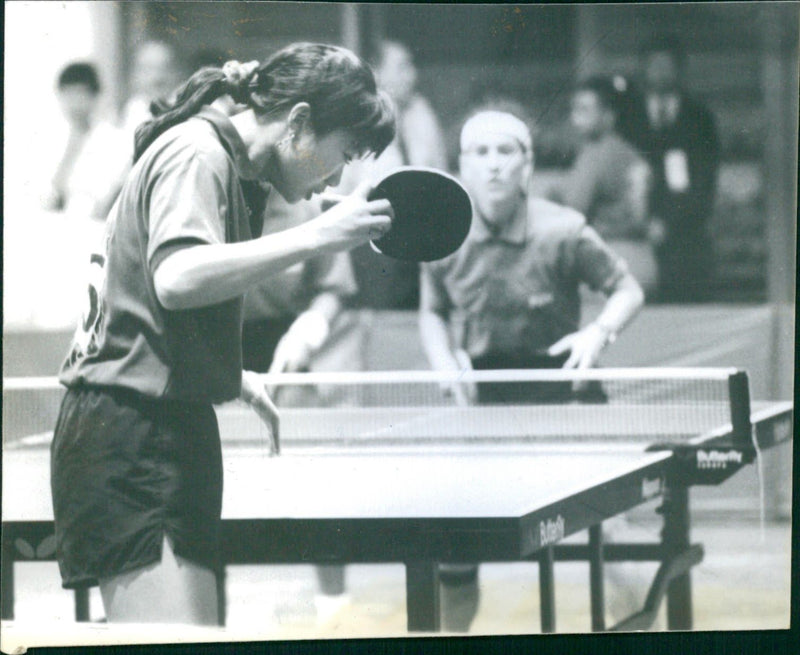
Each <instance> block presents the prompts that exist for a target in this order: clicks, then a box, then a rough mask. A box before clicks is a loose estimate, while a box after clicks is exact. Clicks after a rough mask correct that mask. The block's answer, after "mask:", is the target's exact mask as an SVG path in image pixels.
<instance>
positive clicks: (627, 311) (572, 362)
mask: <svg viewBox="0 0 800 655" xmlns="http://www.w3.org/2000/svg"><path fill="white" fill-rule="evenodd" d="M643 304H644V292H643V291H642V288H641V287H640V286H639V283H638V282H637V281H636V280H635V279H634V277H633V276H632V275H631V274H630V273H626V274H625V275H623V276H622V277H620V278H619V280H617V282H616V283H615V284H614V286H613V289H612V291H611V293H610V295H609V296H608V300H607V301H606V304H605V305H604V307H603V310H602V311H601V312H600V315H599V316H598V317H597V318H596V319H595V320H594V321H592V322H591V323H589V325H587V326H586V327H584V328H583V329H581V330H578V331H577V332H573V333H572V334H568V335H567V336H565V337H564V338H563V339H560V340H559V341H557V342H556V343H554V344H553V345H552V346H550V348H549V349H548V354H549V355H551V356H556V355H560V354H562V353H565V352H569V353H570V355H569V357H568V358H567V361H566V362H564V368H591V367H592V366H594V365H595V364H596V363H597V360H598V359H599V358H600V354H601V353H602V352H603V349H604V348H605V347H606V346H607V345H608V344H610V343H613V342H614V340H615V339H616V338H617V335H618V334H619V333H620V332H621V331H622V330H623V329H624V328H625V326H626V325H628V323H630V321H631V320H632V319H633V317H634V316H636V314H638V313H639V310H640V309H641V308H642V305H643Z"/></svg>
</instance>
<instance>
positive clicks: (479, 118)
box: [461, 111, 532, 154]
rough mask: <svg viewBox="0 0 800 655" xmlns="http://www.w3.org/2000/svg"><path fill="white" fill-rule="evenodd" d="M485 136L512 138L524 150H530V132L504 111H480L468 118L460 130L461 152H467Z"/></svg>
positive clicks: (517, 119)
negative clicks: (500, 135)
mask: <svg viewBox="0 0 800 655" xmlns="http://www.w3.org/2000/svg"><path fill="white" fill-rule="evenodd" d="M486 134H502V135H505V136H511V137H514V138H515V139H516V140H517V141H519V142H520V143H521V144H522V146H523V147H524V148H525V152H526V153H527V154H530V153H531V150H532V139H531V131H530V130H529V129H528V126H527V125H525V123H523V122H522V121H521V120H520V119H519V118H517V117H516V116H513V115H511V114H509V113H507V112H504V111H482V112H480V113H478V114H475V115H474V116H473V117H472V118H470V119H469V120H468V121H467V122H466V123H464V127H463V128H461V152H464V151H466V150H469V148H470V147H471V146H473V145H475V144H476V143H477V142H479V141H480V140H481V137H482V136H483V135H486Z"/></svg>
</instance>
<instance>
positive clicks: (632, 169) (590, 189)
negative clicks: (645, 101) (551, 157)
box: [558, 76, 661, 291]
mask: <svg viewBox="0 0 800 655" xmlns="http://www.w3.org/2000/svg"><path fill="white" fill-rule="evenodd" d="M620 81H622V80H620ZM618 93H619V92H618V91H617V89H616V88H615V86H614V82H613V81H612V80H611V79H609V78H606V77H600V76H596V77H591V78H589V79H587V80H584V81H582V82H580V83H579V84H578V85H577V87H576V88H575V91H574V92H573V95H572V111H571V114H570V117H571V120H572V125H573V126H574V127H575V130H576V131H577V132H578V135H579V137H580V149H579V151H578V156H577V158H576V160H575V163H574V164H573V166H572V169H571V170H570V172H569V174H568V176H567V177H566V179H565V180H564V183H563V185H562V188H561V190H560V191H561V192H560V194H559V197H558V199H559V200H561V201H562V202H563V203H564V204H565V205H567V206H569V207H572V208H573V209H577V210H578V211H579V212H581V213H582V214H583V215H584V216H585V217H586V220H587V221H588V223H589V225H591V226H592V227H593V228H594V229H595V230H596V231H597V233H598V234H599V235H600V237H601V238H602V239H603V240H604V241H605V242H606V243H608V244H609V245H610V246H611V248H612V249H613V250H614V251H615V252H616V253H617V254H618V255H620V256H621V257H623V258H624V259H625V261H626V262H627V264H628V267H629V269H630V271H631V273H632V274H633V276H634V277H635V278H636V279H637V281H638V282H639V284H641V285H642V287H643V288H644V289H645V290H646V291H651V290H654V289H655V286H656V283H657V276H658V270H657V265H656V261H655V255H654V252H653V242H657V241H658V239H659V238H660V236H661V235H660V234H659V233H658V231H657V229H655V226H654V225H653V224H651V223H650V221H649V216H648V197H647V196H648V193H649V188H648V185H649V179H650V169H649V166H648V165H647V162H646V161H645V160H644V158H643V157H642V156H641V155H640V154H639V153H638V152H637V151H636V149H635V148H633V146H631V145H630V144H629V143H628V142H626V141H625V140H624V139H623V138H622V137H621V136H620V135H619V134H618V133H617V130H616V123H617V116H618V111H619V110H618V107H617V96H618Z"/></svg>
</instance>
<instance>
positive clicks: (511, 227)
mask: <svg viewBox="0 0 800 655" xmlns="http://www.w3.org/2000/svg"><path fill="white" fill-rule="evenodd" d="M527 237H528V202H527V199H526V198H523V199H522V200H521V202H520V203H519V206H518V207H517V211H516V212H514V216H513V217H512V218H511V220H509V221H507V222H506V223H504V224H502V225H501V226H500V229H498V230H493V229H492V228H491V226H490V224H489V223H488V222H487V221H486V220H485V219H484V218H483V216H482V215H481V212H480V210H479V209H477V208H476V209H475V220H474V221H472V239H473V240H475V241H480V242H487V241H503V242H505V243H510V244H513V245H518V246H520V245H522V244H524V243H525V241H526V239H527Z"/></svg>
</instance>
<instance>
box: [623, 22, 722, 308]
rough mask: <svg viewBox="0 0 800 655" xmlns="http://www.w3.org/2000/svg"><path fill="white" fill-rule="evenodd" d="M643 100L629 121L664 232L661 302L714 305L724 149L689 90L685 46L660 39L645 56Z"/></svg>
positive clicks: (659, 248) (653, 212) (655, 213)
mask: <svg viewBox="0 0 800 655" xmlns="http://www.w3.org/2000/svg"><path fill="white" fill-rule="evenodd" d="M643 64H644V86H645V91H644V97H643V98H642V101H641V103H640V106H639V110H638V111H634V112H629V113H628V114H627V115H626V120H625V124H624V127H623V133H624V134H626V135H629V137H630V139H631V140H632V142H633V143H634V145H636V146H637V147H638V148H639V150H640V151H641V152H642V154H643V155H644V156H645V157H646V158H647V160H648V161H649V163H650V166H651V169H652V173H653V184H652V189H651V192H650V213H651V216H652V217H653V219H654V220H657V221H658V223H657V224H660V227H661V234H660V242H659V244H658V246H657V249H656V254H657V257H658V265H659V298H660V299H661V300H663V301H666V302H676V301H677V302H680V301H689V302H692V301H701V300H707V299H708V298H709V283H710V278H711V274H712V272H713V249H712V247H711V245H712V244H711V241H710V238H709V235H708V229H707V228H708V223H709V220H710V218H711V214H712V212H713V209H714V200H715V195H716V185H717V170H718V167H719V142H718V137H717V131H716V127H715V124H714V118H713V116H712V114H711V112H710V111H709V110H708V109H707V108H706V107H705V106H704V105H703V104H702V103H700V102H698V101H697V100H696V99H694V98H692V97H690V96H689V95H688V94H687V93H686V91H685V89H684V88H683V85H682V81H683V77H684V73H685V55H684V52H683V50H682V49H681V47H680V45H679V43H678V41H677V40H676V39H674V38H672V37H660V38H658V39H657V40H655V41H653V42H652V43H650V44H648V46H647V48H646V50H645V53H644V56H643Z"/></svg>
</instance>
